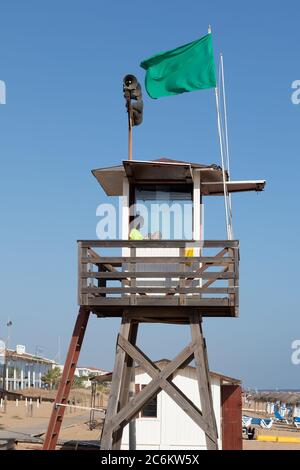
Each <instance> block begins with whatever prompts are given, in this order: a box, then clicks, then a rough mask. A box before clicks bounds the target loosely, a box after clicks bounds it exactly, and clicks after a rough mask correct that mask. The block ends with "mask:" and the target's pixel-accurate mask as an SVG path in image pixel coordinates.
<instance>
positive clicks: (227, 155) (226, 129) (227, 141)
mask: <svg viewBox="0 0 300 470" xmlns="http://www.w3.org/2000/svg"><path fill="white" fill-rule="evenodd" d="M220 65H221V78H222V95H223V110H224V127H225V146H226V163H227V171H228V177H229V180H230V156H229V140H228V125H227V102H226V101H227V100H226V91H225V73H224V60H223V54H222V53H221V54H220ZM228 203H229V224H230V232H231V236H232V238H233V228H232V201H231V194H229V193H228Z"/></svg>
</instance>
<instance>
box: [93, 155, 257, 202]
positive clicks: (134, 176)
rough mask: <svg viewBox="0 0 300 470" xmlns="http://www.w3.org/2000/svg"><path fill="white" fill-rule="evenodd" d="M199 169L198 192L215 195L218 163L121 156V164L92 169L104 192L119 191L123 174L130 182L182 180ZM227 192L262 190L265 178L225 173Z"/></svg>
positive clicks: (218, 183)
mask: <svg viewBox="0 0 300 470" xmlns="http://www.w3.org/2000/svg"><path fill="white" fill-rule="evenodd" d="M195 171H196V172H198V171H199V172H200V181H201V194H203V195H205V196H217V195H222V194H224V183H223V172H222V167H220V166H219V165H216V164H214V163H213V164H210V165H204V164H200V163H193V162H185V161H180V160H172V159H170V158H165V157H161V158H157V159H155V160H124V161H123V164H122V165H118V166H112V167H106V168H99V169H95V170H92V173H93V175H94V176H95V178H96V179H97V181H98V183H99V184H100V186H101V187H102V188H103V189H104V191H105V192H106V194H107V195H108V196H121V195H122V194H123V178H124V176H127V178H128V180H129V181H130V182H131V183H137V184H144V183H149V182H152V183H156V184H161V183H169V184H170V183H184V184H189V183H192V181H193V173H194V172H195ZM225 179H226V186H227V190H228V192H230V193H231V192H244V191H262V190H263V189H264V187H265V184H266V181H265V180H250V181H228V174H227V172H226V173H225Z"/></svg>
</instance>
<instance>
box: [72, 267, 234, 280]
mask: <svg viewBox="0 0 300 470" xmlns="http://www.w3.org/2000/svg"><path fill="white" fill-rule="evenodd" d="M226 269H227V268H226ZM80 277H81V278H82V279H85V278H95V279H117V280H118V279H130V278H145V279H146V278H153V279H155V278H158V279H170V278H183V279H200V278H202V279H213V280H214V281H216V280H217V279H234V273H232V272H225V271H218V272H217V271H215V272H204V273H202V272H196V271H195V272H194V271H186V272H185V271H174V272H132V271H131V272H130V271H128V272H127V271H125V272H122V271H114V272H88V273H87V272H82V273H81V274H80Z"/></svg>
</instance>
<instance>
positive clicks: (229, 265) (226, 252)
mask: <svg viewBox="0 0 300 470" xmlns="http://www.w3.org/2000/svg"><path fill="white" fill-rule="evenodd" d="M120 249H121V250H120ZM149 249H152V250H149ZM78 250H79V252H78V303H79V305H89V306H124V308H125V306H136V305H138V306H141V305H143V306H147V305H148V306H149V305H152V306H153V305H154V306H156V305H157V306H176V305H178V306H183V305H184V306H194V307H197V306H215V307H216V306H220V307H222V306H226V307H231V308H234V309H236V310H237V308H238V272H239V242H238V241H232V240H230V241H228V240H226V241H218V240H208V241H205V242H203V243H201V244H200V243H198V244H197V242H192V241H185V240H184V241H182V240H171V241H170V240H141V241H140V240H139V241H129V240H105V241H101V240H85V241H79V242H78ZM190 250H193V251H192V253H193V254H194V256H192V257H191V256H186V255H187V254H190V253H191V251H190ZM107 251H110V253H109V254H108V253H106V252H107ZM155 251H156V252H155ZM153 252H154V253H155V256H153V255H152V254H153ZM149 253H150V254H149Z"/></svg>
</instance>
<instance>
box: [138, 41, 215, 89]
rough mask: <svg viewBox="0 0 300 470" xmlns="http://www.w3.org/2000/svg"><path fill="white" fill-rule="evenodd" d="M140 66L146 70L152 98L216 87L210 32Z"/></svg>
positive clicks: (147, 84) (151, 58)
mask: <svg viewBox="0 0 300 470" xmlns="http://www.w3.org/2000/svg"><path fill="white" fill-rule="evenodd" d="M140 65H141V67H143V69H145V70H146V71H147V72H146V78H145V85H146V90H147V93H148V95H149V96H151V98H160V97H161V96H169V95H178V94H179V93H184V92H186V91H194V90H202V89H205V88H215V87H216V86H217V85H216V70H215V61H214V54H213V46H212V35H211V34H207V35H206V36H204V37H203V38H201V39H197V41H193V42H190V43H189V44H186V45H185V46H181V47H177V49H173V50H171V51H167V52H162V53H160V54H156V55H154V56H152V57H150V58H149V59H146V60H143V62H141V64H140Z"/></svg>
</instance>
